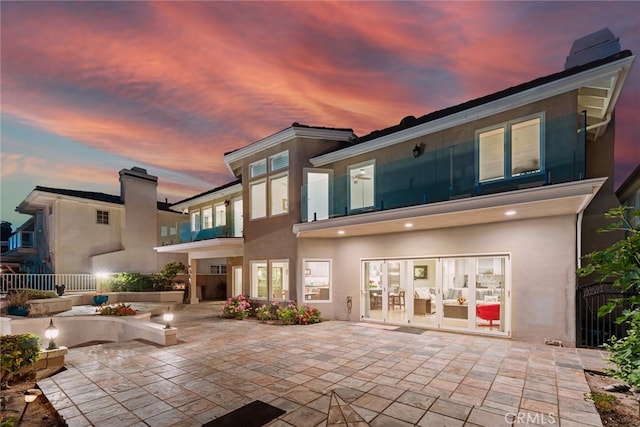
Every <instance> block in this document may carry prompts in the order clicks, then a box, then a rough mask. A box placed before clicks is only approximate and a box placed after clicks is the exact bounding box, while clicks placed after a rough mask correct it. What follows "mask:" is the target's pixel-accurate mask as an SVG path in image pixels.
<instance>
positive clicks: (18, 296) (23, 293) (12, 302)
mask: <svg viewBox="0 0 640 427" xmlns="http://www.w3.org/2000/svg"><path fill="white" fill-rule="evenodd" d="M28 301H29V293H28V292H27V290H26V289H12V290H11V291H10V292H8V293H7V296H6V297H5V302H6V304H7V307H28V306H29V304H28Z"/></svg>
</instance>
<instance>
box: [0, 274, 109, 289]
mask: <svg viewBox="0 0 640 427" xmlns="http://www.w3.org/2000/svg"><path fill="white" fill-rule="evenodd" d="M98 280H99V279H98V278H96V276H95V274H2V276H0V286H1V291H2V293H6V292H7V291H8V290H9V289H13V288H27V289H38V290H41V291H55V290H56V286H60V285H65V292H93V291H95V290H96V289H97V283H98Z"/></svg>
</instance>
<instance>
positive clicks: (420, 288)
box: [361, 255, 510, 335]
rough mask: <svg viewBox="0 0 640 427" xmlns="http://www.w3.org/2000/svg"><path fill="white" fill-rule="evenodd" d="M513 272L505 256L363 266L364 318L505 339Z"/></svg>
mask: <svg viewBox="0 0 640 427" xmlns="http://www.w3.org/2000/svg"><path fill="white" fill-rule="evenodd" d="M509 271H510V261H509V257H508V256H506V255H496V256H460V257H442V258H415V259H411V258H409V259H378V260H366V261H362V271H361V277H362V284H361V296H362V298H361V307H362V313H361V318H362V319H363V320H372V321H380V322H385V323H391V324H397V325H407V324H409V325H411V324H413V325H416V326H424V327H428V328H436V329H447V330H468V331H475V332H483V333H489V334H498V335H505V334H508V333H509V325H508V319H509V316H510V305H509V304H510V292H509V287H508V286H507V284H508V283H509V282H510V275H509Z"/></svg>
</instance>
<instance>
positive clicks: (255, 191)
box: [249, 181, 267, 219]
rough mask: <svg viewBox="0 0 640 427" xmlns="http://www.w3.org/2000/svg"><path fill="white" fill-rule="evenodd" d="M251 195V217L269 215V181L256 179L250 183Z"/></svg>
mask: <svg viewBox="0 0 640 427" xmlns="http://www.w3.org/2000/svg"><path fill="white" fill-rule="evenodd" d="M249 197H250V198H251V199H250V200H251V219H256V218H264V217H266V216H267V183H266V182H265V181H256V182H252V183H250V184H249Z"/></svg>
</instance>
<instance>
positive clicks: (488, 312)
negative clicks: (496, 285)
mask: <svg viewBox="0 0 640 427" xmlns="http://www.w3.org/2000/svg"><path fill="white" fill-rule="evenodd" d="M476 317H479V318H480V319H483V320H488V321H489V324H488V325H480V324H479V325H478V326H489V327H492V326H493V321H494V320H500V303H499V302H495V303H493V302H492V303H484V304H478V305H476Z"/></svg>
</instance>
